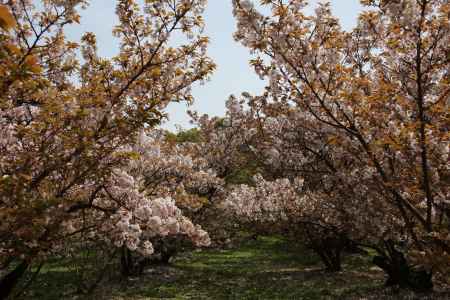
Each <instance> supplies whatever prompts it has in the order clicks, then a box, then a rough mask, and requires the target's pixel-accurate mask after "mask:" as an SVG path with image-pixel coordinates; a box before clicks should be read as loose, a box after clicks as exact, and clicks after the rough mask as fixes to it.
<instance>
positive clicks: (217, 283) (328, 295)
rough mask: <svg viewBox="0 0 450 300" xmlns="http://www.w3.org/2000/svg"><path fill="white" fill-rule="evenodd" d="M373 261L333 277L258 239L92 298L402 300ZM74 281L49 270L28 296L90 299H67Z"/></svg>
mask: <svg viewBox="0 0 450 300" xmlns="http://www.w3.org/2000/svg"><path fill="white" fill-rule="evenodd" d="M369 260H370V258H368V257H363V256H358V255H353V256H347V257H346V258H345V259H344V266H343V267H344V272H340V273H336V274H330V273H327V272H325V271H324V270H323V268H322V265H321V264H320V261H319V260H318V258H317V257H316V256H315V255H314V254H313V253H312V252H310V251H309V250H307V249H302V248H299V247H296V246H292V244H291V243H289V242H287V241H284V240H282V239H278V238H275V237H259V238H258V240H256V241H253V240H252V241H248V242H246V243H244V244H243V245H241V246H240V247H239V248H237V249H231V250H203V251H195V252H193V253H189V254H185V255H183V256H180V257H178V258H177V259H175V261H174V262H173V264H172V265H171V266H165V267H162V266H160V267H153V268H150V269H148V270H147V271H146V272H145V274H144V275H143V276H142V277H139V278H130V279H128V280H122V281H119V280H111V281H108V282H106V283H104V284H102V285H101V287H100V289H98V290H97V291H96V292H95V294H94V295H92V296H91V298H92V299H96V300H99V299H117V300H119V299H120V300H122V299H123V300H124V299H132V300H134V299H135V300H140V299H199V300H201V299H239V300H240V299H242V300H245V299H363V298H364V299H401V298H399V295H395V294H393V295H391V296H389V294H383V293H385V289H384V288H383V274H382V273H381V272H380V271H378V270H376V269H375V268H373V266H372V265H371V264H370V263H369ZM70 277H71V273H70V272H68V269H64V268H61V266H58V265H50V266H47V268H46V269H45V270H44V272H43V274H41V275H40V277H39V280H38V281H37V282H36V283H35V284H34V285H33V291H32V294H29V295H32V296H33V299H46V300H50V299H73V298H76V299H88V297H86V296H68V293H67V291H70V290H71V289H73V285H71V278H70ZM72 281H73V278H72ZM63 282H64V283H63ZM44 283H45V284H46V285H45V286H44V285H43V284H44ZM64 293H65V294H64ZM64 295H65V296H64ZM27 299H28V298H27ZM407 299H415V298H407ZM417 299H418V298H417ZM432 299H434V298H432ZM436 299H439V298H436ZM443 299H445V298H443Z"/></svg>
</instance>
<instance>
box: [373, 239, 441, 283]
mask: <svg viewBox="0 0 450 300" xmlns="http://www.w3.org/2000/svg"><path fill="white" fill-rule="evenodd" d="M386 247H387V251H388V256H386V255H382V256H375V257H374V258H373V263H374V264H375V265H377V266H378V267H380V268H381V269H383V271H384V272H385V273H386V274H387V276H388V278H387V280H386V286H393V285H398V286H399V287H401V288H410V289H413V290H416V291H422V292H426V291H430V290H432V289H433V281H432V276H433V275H432V272H431V271H426V270H423V269H422V270H421V269H414V268H412V267H411V266H410V265H409V264H408V261H407V260H406V258H405V256H404V254H403V253H402V252H400V251H399V250H397V249H395V246H394V242H393V241H391V240H390V241H387V242H386Z"/></svg>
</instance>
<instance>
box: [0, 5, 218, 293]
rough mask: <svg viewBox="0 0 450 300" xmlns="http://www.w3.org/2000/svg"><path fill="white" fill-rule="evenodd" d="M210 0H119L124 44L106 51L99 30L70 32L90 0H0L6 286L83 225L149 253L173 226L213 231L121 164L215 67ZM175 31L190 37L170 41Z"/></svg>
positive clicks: (2, 284)
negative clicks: (207, 32)
mask: <svg viewBox="0 0 450 300" xmlns="http://www.w3.org/2000/svg"><path fill="white" fill-rule="evenodd" d="M205 3H206V1H204V0H191V1H189V0H188V1H186V0H183V1H181V0H180V1H170V2H169V1H146V2H145V4H144V6H143V7H142V8H141V7H140V6H139V5H138V4H137V3H136V2H135V1H133V0H119V1H117V2H116V4H117V6H116V13H117V15H118V17H119V20H120V23H119V25H117V26H116V27H115V28H114V30H113V33H114V35H115V36H116V37H117V38H118V39H119V40H120V50H119V53H118V54H117V55H116V56H114V57H113V58H111V59H106V58H102V57H100V56H99V55H98V54H97V44H96V39H95V35H94V34H92V33H86V34H85V35H84V36H83V38H82V42H81V44H80V45H78V44H76V43H74V42H71V41H69V40H67V39H66V38H65V35H64V28H65V26H66V25H67V24H72V23H79V22H80V16H79V14H78V9H79V8H82V7H84V6H86V5H88V1H83V0H80V1H47V0H46V1H42V2H40V3H36V2H35V1H31V0H24V1H2V2H0V26H1V29H0V75H1V76H0V78H1V79H0V95H1V96H0V218H1V219H2V222H1V224H0V237H1V239H0V240H1V242H0V253H1V255H0V264H1V268H2V269H5V268H8V266H12V265H13V266H16V267H14V268H13V270H12V271H11V272H10V273H8V274H6V275H5V276H4V277H3V278H2V280H1V281H0V291H1V292H0V295H1V296H0V298H2V299H3V298H5V297H6V296H7V295H8V294H9V293H10V291H11V289H12V288H13V287H14V285H15V284H16V283H17V281H18V279H19V278H20V276H21V275H22V274H23V273H24V272H25V271H26V270H27V268H28V266H29V265H30V264H31V263H33V262H36V261H42V260H45V259H46V257H48V256H49V255H51V254H52V253H57V252H58V250H59V249H60V248H61V247H62V245H64V243H65V241H66V240H67V239H68V238H70V237H71V236H73V235H75V234H77V233H79V232H91V233H93V234H95V235H96V236H97V237H98V239H100V240H104V241H105V242H108V243H112V244H114V245H116V246H122V245H125V246H126V247H127V248H128V249H130V250H136V251H139V252H141V253H143V254H150V253H151V252H152V244H151V242H150V241H149V237H151V236H153V235H164V234H169V233H172V232H175V231H178V230H181V231H183V232H185V233H186V234H188V235H190V236H191V238H193V239H194V240H197V241H198V242H199V243H200V244H205V243H207V238H206V234H205V233H204V232H202V231H199V230H197V229H196V228H195V226H194V225H192V223H190V222H189V220H187V219H186V218H184V217H183V216H182V214H181V212H180V210H179V209H178V208H177V207H176V205H175V200H172V199H171V198H170V197H165V196H161V197H154V198H149V197H147V196H146V195H145V194H144V192H143V191H141V186H140V185H139V183H138V182H137V180H136V179H135V178H134V177H133V176H132V175H130V174H128V173H127V171H126V168H127V167H128V165H129V164H130V161H131V160H132V159H135V158H136V155H135V153H134V152H133V151H132V149H131V146H132V145H134V144H136V142H137V140H138V136H139V134H140V133H141V132H142V130H143V129H144V128H145V129H149V128H152V127H154V126H155V125H157V124H158V123H159V122H160V120H161V118H162V117H163V114H162V110H163V109H164V108H165V107H166V106H167V104H168V103H169V102H171V101H187V102H191V101H192V100H193V98H192V95H191V92H190V88H191V85H192V84H193V83H194V82H198V81H202V80H204V79H206V78H207V77H208V75H209V74H210V73H211V71H212V70H213V68H214V64H213V63H212V62H211V60H210V59H209V58H208V57H207V56H206V54H205V52H206V45H207V43H208V39H207V38H206V37H204V36H203V35H202V28H203V20H202V17H201V13H202V11H203V9H204V7H205ZM174 34H182V35H184V36H185V37H186V39H185V43H184V44H183V45H180V46H178V47H173V46H171V45H172V44H173V43H172V40H173V35H174ZM80 55H81V58H80V59H79V57H80ZM123 168H125V169H123ZM80 215H88V216H89V218H88V219H89V222H88V223H87V224H80V223H79V220H80ZM175 229H177V230H175Z"/></svg>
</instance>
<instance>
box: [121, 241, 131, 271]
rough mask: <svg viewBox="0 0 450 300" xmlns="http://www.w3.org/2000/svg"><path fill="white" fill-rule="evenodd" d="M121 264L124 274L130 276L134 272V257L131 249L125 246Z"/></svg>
mask: <svg viewBox="0 0 450 300" xmlns="http://www.w3.org/2000/svg"><path fill="white" fill-rule="evenodd" d="M120 266H121V273H122V276H124V277H128V276H130V275H132V274H133V257H132V256H131V252H130V250H129V249H128V248H127V247H125V246H123V247H122V253H121V255H120Z"/></svg>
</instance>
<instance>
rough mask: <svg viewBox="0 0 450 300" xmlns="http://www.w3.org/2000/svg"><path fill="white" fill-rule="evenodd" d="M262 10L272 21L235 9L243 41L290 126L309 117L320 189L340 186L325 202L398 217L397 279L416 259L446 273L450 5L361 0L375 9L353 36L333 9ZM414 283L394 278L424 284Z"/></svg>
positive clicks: (389, 251) (283, 4) (389, 265)
mask: <svg viewBox="0 0 450 300" xmlns="http://www.w3.org/2000/svg"><path fill="white" fill-rule="evenodd" d="M262 3H263V5H267V6H268V7H269V8H270V10H271V15H269V16H265V15H263V14H262V13H260V12H258V10H257V9H256V8H255V6H254V5H253V4H252V2H251V1H239V0H236V1H233V4H234V14H235V16H236V19H237V22H238V31H237V32H236V34H235V38H236V39H237V40H238V41H240V42H241V43H242V44H243V45H245V46H246V47H248V48H249V49H251V51H252V52H253V53H254V54H255V58H254V59H253V60H252V64H253V66H254V68H255V71H256V72H257V73H258V74H259V75H260V76H261V77H262V78H267V79H268V81H269V87H268V92H267V93H268V94H269V95H270V97H269V99H272V100H273V101H274V102H276V103H277V104H278V107H279V106H281V107H283V106H284V107H285V109H284V112H283V115H284V118H285V119H287V118H288V117H289V116H292V115H297V116H299V117H298V119H299V120H302V121H306V122H305V123H304V124H305V126H303V122H302V124H299V123H297V124H298V125H300V126H301V129H299V130H298V131H301V132H302V133H301V137H302V139H303V144H304V150H306V151H302V154H303V155H304V154H305V153H309V155H312V156H315V157H316V158H317V159H319V160H320V161H321V162H323V164H322V165H323V167H324V170H326V174H324V176H321V177H319V178H320V180H321V181H323V182H322V183H321V184H322V185H323V186H327V185H328V186H331V187H334V188H336V192H335V193H331V194H330V195H329V196H331V197H327V198H326V200H329V199H339V198H340V199H345V197H342V196H345V193H343V194H341V192H340V191H339V190H341V189H342V190H343V191H344V192H345V191H346V190H347V191H348V197H349V198H350V200H349V202H351V201H352V200H355V199H356V200H357V201H358V203H364V201H366V202H367V203H368V204H369V203H371V202H373V203H372V204H371V205H369V207H372V208H376V207H379V209H383V214H387V215H390V216H392V218H389V219H390V220H391V221H388V222H387V223H385V224H383V225H385V226H387V227H386V228H391V227H392V225H393V224H395V223H396V222H399V224H400V225H401V226H400V228H399V230H397V231H394V232H393V233H392V234H391V237H390V238H387V239H385V240H384V245H385V246H382V247H380V248H379V250H380V251H379V252H380V257H381V258H380V260H381V261H382V263H381V264H379V265H382V267H383V268H384V269H385V270H386V271H387V272H388V273H390V274H389V275H390V277H391V278H390V279H393V277H396V275H398V274H394V273H395V272H392V270H396V269H397V270H398V269H401V268H403V267H404V265H405V264H406V262H405V259H404V257H403V254H405V253H406V254H408V258H409V259H411V260H413V261H415V262H417V263H419V264H421V265H425V266H426V267H427V268H428V269H433V270H436V271H438V272H441V273H443V274H445V272H446V270H447V267H448V261H449V260H448V253H449V240H448V237H449V235H448V233H449V227H448V222H449V221H448V203H447V202H448V201H447V200H448V195H449V190H448V149H449V143H448V142H449V140H448V134H447V132H448V116H447V113H446V112H447V111H448V105H449V102H448V99H449V91H450V89H449V81H448V76H449V73H448V69H449V59H448V47H447V45H448V42H449V40H448V39H449V36H450V35H449V30H450V25H449V4H448V2H447V1H439V0H436V1H434V0H430V1H428V0H424V1H422V0H417V1H416V0H400V1H362V3H363V4H364V5H366V6H367V8H368V9H367V10H366V11H364V12H363V13H362V14H361V15H360V17H359V21H358V25H357V26H356V27H355V28H354V29H353V30H352V31H350V32H346V31H343V30H342V29H341V27H340V25H339V21H338V20H337V19H336V18H335V17H333V16H332V14H331V9H330V6H329V4H320V5H319V6H318V7H317V9H316V12H315V14H314V15H312V16H306V15H305V14H304V12H303V8H304V7H305V6H306V1H302V0H290V1H262ZM400 12H401V13H400ZM264 101H267V99H266V100H264ZM291 112H293V113H291ZM276 122H280V120H279V119H278V120H276ZM318 142H319V143H318ZM318 144H319V145H318ZM322 146H326V148H323V147H322ZM308 148H309V149H308ZM282 150H283V151H284V148H283V149H282ZM280 153H281V152H280ZM316 175H317V174H315V175H313V176H311V177H309V176H305V182H309V181H310V179H308V178H314V177H317V176H316ZM319 182H320V181H319ZM354 192H356V196H355V193H354ZM335 194H337V195H335ZM339 194H341V196H340V197H339ZM365 194H367V196H366V195H365ZM361 196H362V197H361ZM324 201H325V200H324ZM356 207H359V206H356ZM362 207H364V206H362ZM352 215H356V214H352ZM363 215H364V214H363ZM374 220H376V219H374ZM373 223H376V222H370V221H369V222H368V224H367V225H371V224H373ZM383 225H381V224H380V225H378V226H383ZM394 227H397V226H394ZM357 229H358V230H359V229H360V228H358V227H357ZM402 235H405V236H406V239H407V241H408V242H407V245H408V246H407V247H404V248H403V249H401V250H400V249H399V248H396V247H395V244H396V243H397V246H398V242H399V238H400V236H402ZM388 241H389V242H388ZM391 241H393V242H391ZM386 243H387V244H389V246H387V245H386ZM381 245H383V244H381ZM393 245H394V246H393ZM401 252H403V253H401ZM399 253H400V254H399ZM396 257H400V258H401V259H400V260H399V259H396ZM399 261H401V263H399ZM399 264H400V265H399ZM406 269H408V270H409V269H410V268H409V267H406ZM406 277H407V276H403V277H402V276H397V277H396V278H394V279H393V281H394V282H395V283H399V284H401V285H414V284H412V283H411V282H408V280H409V279H408V278H406ZM428 287H429V286H428Z"/></svg>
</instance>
